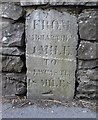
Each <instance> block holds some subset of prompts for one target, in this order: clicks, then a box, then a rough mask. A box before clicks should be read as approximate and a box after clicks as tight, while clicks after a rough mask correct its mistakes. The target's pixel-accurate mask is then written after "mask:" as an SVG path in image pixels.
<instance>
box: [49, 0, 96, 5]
mask: <svg viewBox="0 0 98 120" xmlns="http://www.w3.org/2000/svg"><path fill="white" fill-rule="evenodd" d="M97 2H98V1H97V0H50V4H51V5H84V6H97V5H98V4H97Z"/></svg>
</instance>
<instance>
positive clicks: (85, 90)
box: [77, 68, 98, 99]
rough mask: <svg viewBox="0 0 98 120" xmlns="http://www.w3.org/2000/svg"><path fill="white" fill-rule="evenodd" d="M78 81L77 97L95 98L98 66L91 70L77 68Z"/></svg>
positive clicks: (97, 84) (97, 83)
mask: <svg viewBox="0 0 98 120" xmlns="http://www.w3.org/2000/svg"><path fill="white" fill-rule="evenodd" d="M78 82H79V86H78V88H77V90H78V94H77V97H79V98H89V99H91V98H93V99H95V98H96V93H97V92H96V91H97V90H98V89H97V87H98V68H97V69H92V70H79V71H78Z"/></svg>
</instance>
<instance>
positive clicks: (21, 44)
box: [0, 0, 98, 99]
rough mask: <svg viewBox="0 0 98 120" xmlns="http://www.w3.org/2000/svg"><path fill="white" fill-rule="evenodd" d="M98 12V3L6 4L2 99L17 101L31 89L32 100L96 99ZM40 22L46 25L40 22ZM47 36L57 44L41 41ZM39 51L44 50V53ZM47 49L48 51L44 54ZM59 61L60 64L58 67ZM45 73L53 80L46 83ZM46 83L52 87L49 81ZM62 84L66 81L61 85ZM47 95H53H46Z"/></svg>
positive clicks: (49, 2)
mask: <svg viewBox="0 0 98 120" xmlns="http://www.w3.org/2000/svg"><path fill="white" fill-rule="evenodd" d="M97 6H98V4H97V1H95V2H93V1H90V2H89V1H84V2H83V1H82V2H81V1H79V2H77V1H70V2H68V1H66V0H63V1H60V2H59V1H56V0H54V1H53V0H51V1H48V0H44V1H37V2H36V0H35V1H33V0H32V2H31V1H30V2H25V1H21V2H20V3H19V2H14V3H12V2H11V3H8V2H7V3H6V2H3V3H2V4H0V7H2V12H1V18H2V37H1V38H0V39H1V44H2V48H0V54H1V55H2V71H1V75H2V95H3V96H13V95H15V94H16V93H17V92H19V91H20V90H24V91H25V93H26V90H25V89H26V88H27V92H28V96H29V97H30V98H33V97H34V96H35V97H42V95H43V97H45V96H47V95H48V97H51V96H55V97H52V98H59V97H60V98H63V97H64V99H66V98H70V99H72V98H73V97H77V98H79V99H80V98H83V99H84V98H85V99H95V98H96V97H97V96H96V90H97V89H96V88H97V81H98V75H97V74H98V64H97V63H98V53H97V46H98V35H97V32H98V30H97V25H98V8H97ZM39 19H40V21H41V20H42V21H43V22H44V21H45V22H44V23H41V22H38V21H37V22H36V21H35V20H39ZM47 19H48V20H49V23H47ZM52 21H53V22H54V23H53V22H52ZM58 21H59V22H58ZM60 21H64V23H63V22H60ZM33 22H34V23H33ZM51 23H52V24H51ZM44 24H46V25H44ZM0 25H1V24H0ZM33 25H34V26H33ZM49 25H50V28H49V30H48V27H49ZM47 26H48V27H47ZM33 27H34V28H33ZM44 27H45V30H44ZM46 27H47V28H46ZM51 27H52V29H51ZM64 27H65V28H66V29H65V28H64ZM35 28H36V29H35ZM53 29H54V30H53ZM32 31H33V32H32ZM42 34H44V36H45V35H46V36H48V35H51V38H49V36H48V38H41V37H42V36H41V35H42ZM34 35H37V36H35V37H34ZM38 35H39V36H41V37H38ZM54 35H55V36H58V37H55V36H54ZM60 36H61V37H60ZM62 36H63V37H62ZM65 37H66V38H65ZM41 40H42V41H41ZM45 40H46V41H45ZM53 40H54V41H53ZM38 41H39V42H38ZM62 41H63V42H62ZM46 43H47V44H46ZM38 45H39V46H44V48H42V47H41V48H39V46H38ZM48 45H50V47H49V46H48ZM36 46H37V47H36ZM45 46H47V47H45ZM51 46H52V47H51ZM65 46H67V48H65ZM68 46H69V47H68ZM48 47H49V48H48ZM63 48H64V49H63ZM39 49H40V50H39ZM42 49H45V51H44V52H42V51H41V50H42ZM47 49H49V51H47ZM54 49H55V50H54ZM65 50H66V54H65ZM54 52H55V53H54ZM32 55H33V56H32ZM36 56H37V57H38V58H36ZM43 57H45V59H46V58H48V59H49V61H48V59H46V65H44V63H43V60H40V59H43ZM39 58H40V59H39ZM50 58H51V59H50ZM55 58H57V59H58V60H57V61H55ZM45 59H44V60H45ZM61 59H62V60H61ZM59 61H61V63H60V62H59ZM62 61H63V62H62ZM48 62H50V63H48ZM56 62H57V65H56ZM53 64H55V66H54V67H53ZM64 66H67V67H66V68H65V67H64ZM26 67H27V68H26ZM34 68H35V69H34ZM45 68H47V70H48V71H44V74H47V75H44V77H43V71H42V70H43V69H44V70H45ZM50 68H51V69H52V70H53V71H51V69H50ZM38 69H39V70H38ZM37 70H38V71H37ZM60 71H61V73H60ZM64 71H67V72H66V73H65V72H64ZM38 74H39V75H38ZM65 74H66V76H65ZM35 76H37V77H35ZM51 76H52V83H51V79H50V78H51ZM45 78H46V79H49V81H47V80H46V81H44V79H45ZM58 78H61V79H60V80H57V79H58ZM35 79H36V81H35ZM40 80H41V81H40ZM37 81H38V82H37ZM55 81H56V82H55ZM59 81H60V82H59ZM41 82H42V84H41ZM31 84H34V85H31ZM41 85H42V86H44V88H42V87H41ZM66 87H67V88H66ZM47 92H49V94H47V95H46V93H47ZM19 94H20V92H19ZM61 96H62V97H61Z"/></svg>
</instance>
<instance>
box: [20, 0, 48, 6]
mask: <svg viewBox="0 0 98 120" xmlns="http://www.w3.org/2000/svg"><path fill="white" fill-rule="evenodd" d="M20 1H21V6H32V5H45V4H47V3H49V0H20Z"/></svg>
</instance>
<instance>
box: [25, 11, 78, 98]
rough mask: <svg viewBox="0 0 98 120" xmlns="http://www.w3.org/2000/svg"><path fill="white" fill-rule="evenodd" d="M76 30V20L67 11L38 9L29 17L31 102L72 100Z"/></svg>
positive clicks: (28, 52) (29, 91)
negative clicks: (44, 99)
mask: <svg viewBox="0 0 98 120" xmlns="http://www.w3.org/2000/svg"><path fill="white" fill-rule="evenodd" d="M77 28H78V27H77V18H76V17H75V16H74V15H73V14H69V13H67V12H65V11H64V12H59V11H56V10H53V9H51V10H48V9H47V10H39V9H38V10H34V11H33V12H32V13H31V14H30V15H29V16H27V18H26V39H27V42H26V65H27V79H28V88H27V89H28V98H41V97H42V98H47V97H48V98H57V99H72V98H73V96H74V89H75V71H76V53H77V52H76V47H77V43H78V37H77Z"/></svg>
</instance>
